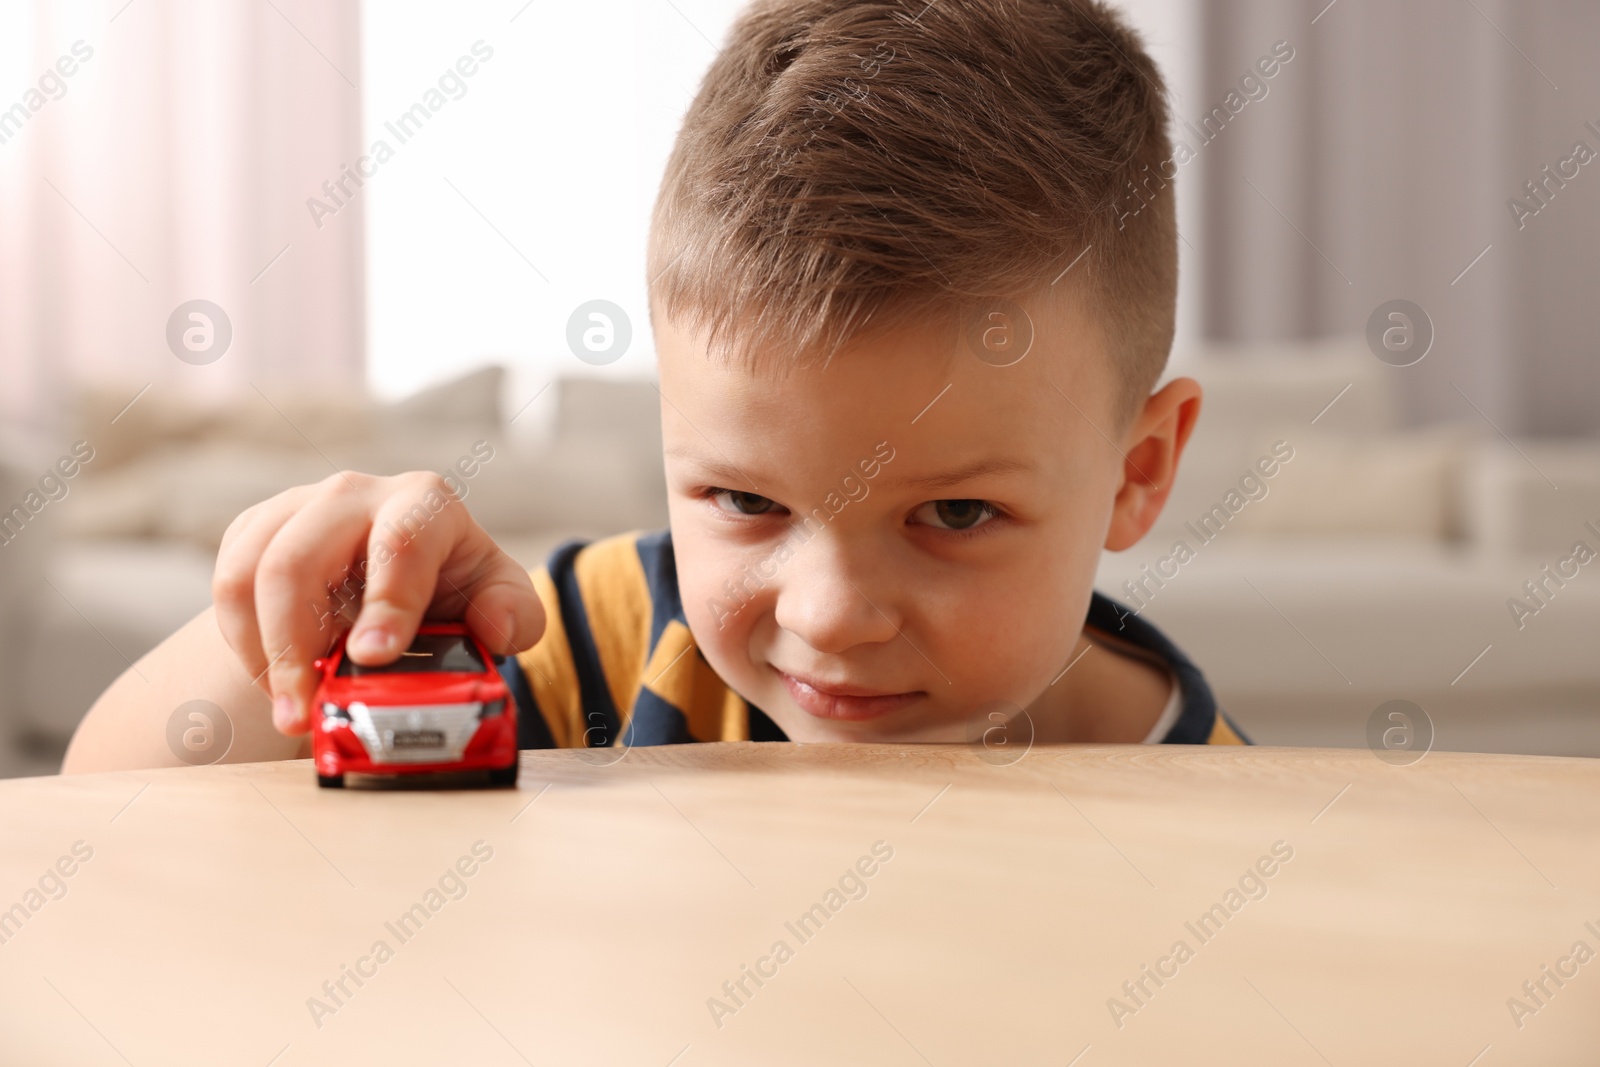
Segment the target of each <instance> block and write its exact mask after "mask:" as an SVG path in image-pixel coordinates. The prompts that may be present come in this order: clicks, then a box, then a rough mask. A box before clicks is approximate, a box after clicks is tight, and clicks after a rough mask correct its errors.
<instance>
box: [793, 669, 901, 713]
mask: <svg viewBox="0 0 1600 1067" xmlns="http://www.w3.org/2000/svg"><path fill="white" fill-rule="evenodd" d="M772 669H773V670H775V671H777V672H778V677H780V678H782V679H783V684H784V687H785V688H786V689H788V690H789V695H790V696H791V697H793V698H794V702H795V703H796V704H798V705H800V709H801V710H802V711H804V712H806V713H807V714H809V715H815V716H816V717H817V718H819V719H839V720H844V721H847V722H863V721H865V720H867V719H876V718H880V717H881V716H884V715H887V714H889V713H890V712H892V711H898V710H899V709H900V708H903V707H905V706H906V705H907V704H910V703H911V702H912V701H914V700H917V699H918V698H919V697H921V696H922V695H923V694H922V692H921V691H920V690H919V691H917V692H910V693H886V692H884V691H883V690H881V689H867V688H864V687H862V686H858V685H843V684H836V683H830V682H824V681H822V680H820V679H813V678H806V677H804V676H800V675H793V674H788V673H786V672H784V671H781V670H778V668H776V667H774V668H772Z"/></svg>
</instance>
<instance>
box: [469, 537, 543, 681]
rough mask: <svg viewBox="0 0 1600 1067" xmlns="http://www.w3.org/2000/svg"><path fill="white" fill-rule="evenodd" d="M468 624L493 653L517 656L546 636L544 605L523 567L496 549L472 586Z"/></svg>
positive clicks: (470, 588)
mask: <svg viewBox="0 0 1600 1067" xmlns="http://www.w3.org/2000/svg"><path fill="white" fill-rule="evenodd" d="M462 591H463V592H464V593H465V594H466V595H467V598H468V607H467V610H466V613H465V616H464V617H465V619H466V621H467V625H468V626H470V627H471V628H472V632H473V633H474V634H476V635H477V636H478V640H480V641H482V642H483V643H484V645H485V647H487V648H488V649H489V651H490V652H491V653H493V654H494V655H496V656H510V655H515V654H516V653H518V652H521V651H523V650H524V649H529V648H532V647H533V646H534V645H535V644H536V643H538V640H539V638H540V637H542V636H544V627H545V616H544V605H543V604H541V603H540V602H539V594H538V593H536V592H534V589H533V582H532V580H530V579H529V577H528V572H527V571H526V570H524V569H523V567H522V565H521V564H520V563H518V562H517V561H516V560H514V559H512V558H511V557H510V556H508V555H506V554H505V553H504V552H502V551H500V549H499V548H498V547H497V548H495V549H494V554H493V556H492V557H491V559H490V560H489V562H488V564H487V565H486V567H485V568H484V569H483V571H482V574H481V576H479V577H477V578H476V579H474V581H473V582H472V585H471V586H470V587H467V588H464V589H463V590H462Z"/></svg>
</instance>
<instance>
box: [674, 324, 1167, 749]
mask: <svg viewBox="0 0 1600 1067" xmlns="http://www.w3.org/2000/svg"><path fill="white" fill-rule="evenodd" d="M1032 310H1033V312H1034V314H1033V323H1034V326H1035V334H1036V339H1035V340H1034V342H1033V346H1032V349H1031V351H1029V352H1028V353H1027V355H1026V356H1025V357H1024V358H1022V359H1021V360H1020V361H1019V362H1016V363H1013V364H1011V365H1010V366H996V365H994V364H993V362H985V361H984V360H982V359H979V358H978V356H977V355H976V354H975V353H974V352H973V351H972V350H971V349H970V348H969V347H968V343H967V342H966V339H965V331H962V332H961V333H960V334H958V333H957V331H954V330H950V329H934V328H931V327H930V328H922V329H908V330H904V331H900V332H896V333H894V334H892V335H889V336H886V337H884V338H882V339H877V340H873V341H869V342H865V343H861V344H858V345H856V346H853V347H852V348H849V349H847V350H845V351H843V352H841V353H840V354H838V355H837V356H835V357H834V359H833V360H832V361H831V363H830V364H829V365H828V366H826V367H815V368H808V369H804V370H792V371H790V372H788V374H787V376H786V377H783V378H781V379H778V378H776V377H774V376H772V375H771V374H761V373H757V372H754V371H752V370H750V369H747V368H745V367H742V366H733V365H727V364H725V363H724V362H723V361H720V360H714V359H712V358H709V357H708V355H707V353H706V349H705V346H704V343H703V339H702V338H700V337H696V336H691V335H688V334H686V333H683V332H680V331H679V330H678V329H677V328H676V327H674V326H673V325H672V324H671V323H668V322H666V321H665V316H658V318H657V323H658V329H657V332H656V340H657V350H658V352H659V358H660V373H661V391H662V396H663V401H664V402H663V404H662V423H663V437H664V447H665V454H666V472H667V486H668V494H669V502H670V511H671V522H672V535H673V544H674V547H675V549H676V554H677V569H678V584H679V588H680V591H681V594H682V598H683V607H684V612H685V615H686V616H687V619H688V623H689V629H690V631H691V632H692V633H693V635H694V638H695V641H696V643H697V645H698V647H699V648H700V650H701V652H702V653H703V654H704V655H705V658H706V660H707V662H709V663H710V665H711V666H712V668H713V669H715V670H716V672H717V674H718V675H720V676H721V678H722V679H723V680H724V681H725V682H727V683H728V685H730V686H731V687H732V688H733V689H734V690H735V691H736V692H737V693H739V694H740V695H741V696H743V697H744V698H745V699H747V700H749V701H750V702H751V703H753V704H755V705H756V706H757V707H759V708H761V709H762V710H764V711H765V712H766V713H767V714H768V715H769V716H771V718H772V719H773V720H774V721H775V722H776V723H777V724H778V725H779V726H780V727H782V728H783V730H784V732H785V733H786V734H788V736H789V737H790V738H791V739H793V740H795V741H894V740H899V741H905V740H924V741H931V740H947V741H961V740H970V739H971V738H972V736H974V733H975V726H974V724H976V729H977V730H981V729H982V728H983V725H984V724H986V723H987V722H988V713H989V712H990V711H992V710H994V709H995V708H996V707H997V706H999V704H998V702H1004V704H1006V705H1010V706H1011V708H1010V710H1011V712H1013V713H1014V711H1015V710H1016V709H1017V708H1026V707H1028V706H1029V705H1030V704H1032V703H1034V701H1035V700H1036V699H1038V698H1039V697H1040V695H1041V694H1042V693H1044V692H1045V690H1046V689H1047V687H1049V686H1050V684H1051V682H1052V680H1054V679H1055V678H1057V677H1058V676H1059V675H1060V673H1061V671H1062V670H1063V668H1065V667H1066V665H1067V664H1068V662H1069V661H1070V659H1071V657H1072V654H1073V650H1074V648H1075V647H1076V645H1077V643H1078V640H1079V636H1080V634H1081V631H1082V625H1083V620H1084V615H1085V613H1086V611H1087V609H1088V602H1089V597H1090V593H1091V588H1092V585H1093V581H1094V574H1095V567H1096V563H1097V562H1098V559H1099V552H1100V549H1101V547H1102V545H1104V544H1106V541H1107V533H1108V529H1109V528H1110V526H1111V524H1112V521H1113V511H1114V507H1113V504H1114V501H1115V500H1116V499H1117V498H1118V491H1119V488H1120V487H1121V486H1122V483H1123V470H1124V460H1123V456H1122V455H1121V454H1120V453H1119V451H1118V449H1119V447H1123V441H1122V439H1121V436H1120V435H1119V433H1118V430H1119V426H1120V425H1121V422H1122V420H1120V419H1119V418H1118V414H1119V413H1118V412H1117V411H1116V410H1114V396H1115V393H1116V390H1115V388H1114V386H1113V377H1112V368H1111V365H1110V360H1109V358H1108V357H1107V355H1106V352H1105V350H1104V346H1103V342H1102V341H1101V339H1100V333H1099V331H1098V330H1096V329H1092V328H1091V327H1090V324H1089V322H1088V321H1087V320H1086V319H1085V317H1084V316H1083V313H1082V312H1079V311H1075V310H1073V309H1069V308H1066V307H1053V308H1044V309H1041V308H1034V309H1032ZM1108 435H1109V437H1108ZM1113 440H1116V441H1117V444H1116V445H1113V443H1112V441H1113ZM1163 495H1164V494H1163ZM1152 518H1153V516H1152ZM1140 532H1141V533H1142V530H1141V531H1140ZM1119 547H1120V546H1119Z"/></svg>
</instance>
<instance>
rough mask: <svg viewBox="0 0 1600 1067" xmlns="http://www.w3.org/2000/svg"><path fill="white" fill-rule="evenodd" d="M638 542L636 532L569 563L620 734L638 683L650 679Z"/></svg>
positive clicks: (648, 602) (646, 596)
mask: <svg viewBox="0 0 1600 1067" xmlns="http://www.w3.org/2000/svg"><path fill="white" fill-rule="evenodd" d="M639 536H640V535H639V534H638V533H637V532H635V533H630V534H622V535H621V536H618V537H608V538H606V539H605V540H603V541H596V542H595V543H594V544H592V545H589V546H588V547H587V548H585V549H584V550H583V551H581V552H579V553H578V555H577V558H576V559H575V560H574V561H573V570H574V572H575V574H576V576H577V580H578V593H579V595H580V596H581V597H582V598H583V611H584V615H585V616H586V617H587V618H588V621H589V633H590V635H591V636H592V637H593V639H594V646H595V650H596V651H597V652H598V653H599V655H600V670H601V671H602V673H604V674H605V676H606V688H607V689H609V690H610V691H611V702H612V704H613V705H615V706H616V709H617V715H618V717H619V719H620V720H621V726H622V729H623V730H624V731H626V730H627V728H628V720H629V719H630V718H632V716H633V703H634V699H635V698H636V697H637V696H638V694H639V685H640V682H641V680H642V679H643V678H646V677H649V676H648V675H646V674H644V669H645V657H646V656H647V655H648V653H649V651H650V621H651V617H652V615H653V613H654V608H653V602H652V599H651V596H650V587H649V584H648V582H647V581H646V580H645V573H644V565H643V564H642V563H640V562H639V547H638V542H639Z"/></svg>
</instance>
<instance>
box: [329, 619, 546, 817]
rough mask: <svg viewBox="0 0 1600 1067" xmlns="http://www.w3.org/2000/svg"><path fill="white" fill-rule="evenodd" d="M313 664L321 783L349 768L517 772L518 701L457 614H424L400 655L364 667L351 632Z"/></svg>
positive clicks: (509, 776) (339, 782)
mask: <svg viewBox="0 0 1600 1067" xmlns="http://www.w3.org/2000/svg"><path fill="white" fill-rule="evenodd" d="M315 667H316V669H317V670H318V671H320V672H321V674H322V680H321V682H320V683H319V684H318V686H317V692H316V696H315V697H314V698H313V702H312V708H313V709H314V711H313V713H312V718H313V720H314V722H315V725H314V726H313V727H312V731H311V753H312V757H313V759H314V760H315V762H316V765H317V784H318V785H321V786H324V787H326V788H339V787H342V786H343V785H344V776H345V775H346V774H350V773H354V774H373V775H413V774H433V773H436V772H440V771H471V770H487V771H488V772H489V781H490V782H491V783H492V784H494V785H515V784H516V781H517V709H516V702H515V701H514V700H512V699H511V693H510V691H509V690H507V688H506V684H505V682H504V681H503V680H502V679H501V677H500V673H499V672H498V671H497V670H495V666H494V661H493V659H492V658H491V657H490V656H489V655H488V654H487V653H486V652H485V651H484V647H483V645H482V644H480V643H479V642H478V639H477V638H476V637H474V636H473V635H472V634H471V633H470V632H469V631H468V630H467V628H466V626H464V625H463V624H461V623H459V622H431V623H423V624H422V627H421V629H420V630H418V632H417V636H416V639H415V640H413V641H412V642H411V647H410V648H408V649H407V650H406V651H405V652H403V653H401V655H400V658H399V659H397V660H395V661H394V662H393V663H388V664H384V665H383V666H381V667H364V666H362V665H361V664H359V663H354V662H352V661H351V660H350V658H349V657H348V656H347V655H346V654H345V647H344V638H342V637H341V638H340V639H339V643H338V644H337V645H336V646H335V647H334V649H333V651H332V652H331V653H329V654H328V655H327V656H325V657H323V658H322V659H319V660H317V661H316V663H315Z"/></svg>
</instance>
